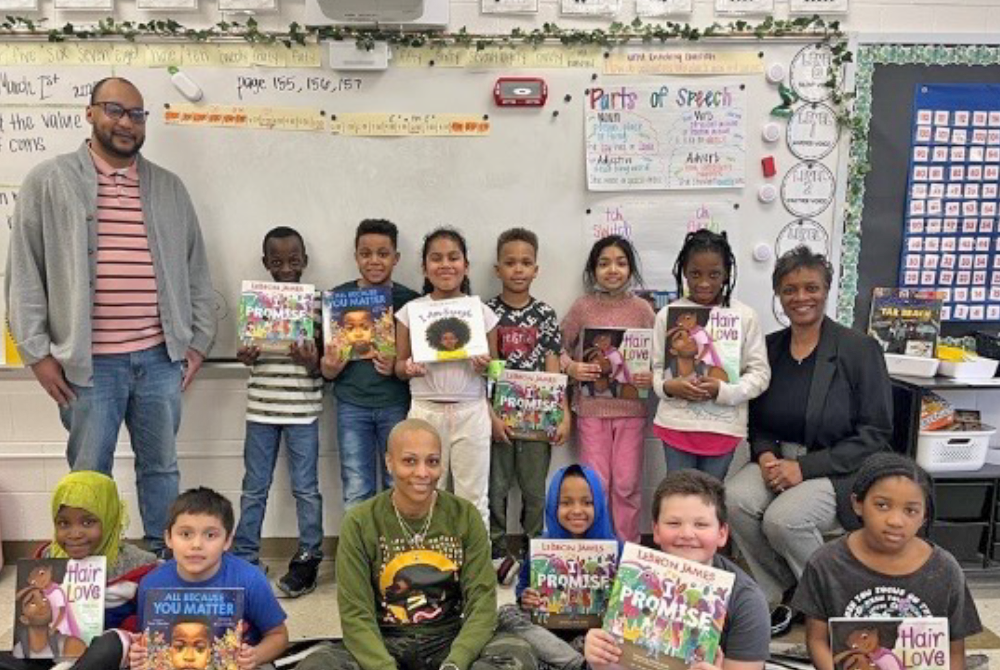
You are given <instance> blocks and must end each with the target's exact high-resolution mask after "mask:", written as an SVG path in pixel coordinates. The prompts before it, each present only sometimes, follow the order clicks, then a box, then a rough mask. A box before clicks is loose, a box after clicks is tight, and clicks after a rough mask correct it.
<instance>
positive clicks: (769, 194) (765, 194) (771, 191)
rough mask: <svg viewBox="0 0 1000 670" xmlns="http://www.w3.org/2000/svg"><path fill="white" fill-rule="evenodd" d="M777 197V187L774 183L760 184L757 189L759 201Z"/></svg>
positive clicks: (771, 200) (767, 200) (769, 200)
mask: <svg viewBox="0 0 1000 670" xmlns="http://www.w3.org/2000/svg"><path fill="white" fill-rule="evenodd" d="M777 197H778V189H777V188H776V187H775V185H774V184H762V185H761V187H760V188H759V189H757V199H758V200H760V201H761V202H774V199H775V198H777Z"/></svg>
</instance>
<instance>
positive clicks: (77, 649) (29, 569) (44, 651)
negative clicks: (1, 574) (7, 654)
mask: <svg viewBox="0 0 1000 670" xmlns="http://www.w3.org/2000/svg"><path fill="white" fill-rule="evenodd" d="M106 562H107V559H106V558H105V557H104V556H90V557H88V558H83V559H79V560H74V559H70V558H38V559H23V560H20V561H18V562H17V584H16V587H15V591H14V593H15V597H14V652H13V653H14V656H16V657H17V658H24V659H38V658H47V659H56V660H60V659H61V660H65V659H72V658H78V657H79V656H81V655H82V654H83V652H84V651H86V649H87V645H89V644H90V641H91V640H93V639H94V638H95V637H97V636H98V635H100V634H101V633H103V632H104V593H105V587H106V584H107V567H106Z"/></svg>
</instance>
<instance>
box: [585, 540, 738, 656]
mask: <svg viewBox="0 0 1000 670" xmlns="http://www.w3.org/2000/svg"><path fill="white" fill-rule="evenodd" d="M735 578H736V575H734V574H733V573H731V572H727V571H725V570H719V569H717V568H713V567H712V566H709V565H702V564H701V563H695V562H693V561H688V560H685V559H683V558H678V557H677V556H671V555H669V554H665V553H663V552H661V551H655V550H653V549H647V548H646V547H642V546H640V545H638V544H633V543H631V542H629V543H627V544H626V545H625V550H624V551H623V552H622V557H621V561H620V562H619V563H618V572H617V574H616V576H615V583H614V586H613V587H612V589H611V598H610V601H609V603H608V609H607V613H606V614H605V616H604V630H606V631H608V632H609V633H611V634H612V635H613V636H614V637H615V639H616V640H618V643H619V645H620V646H621V648H622V657H621V664H622V665H624V666H626V667H629V668H632V669H633V670H686V669H687V668H688V667H690V666H691V665H693V664H694V663H697V662H698V661H708V662H709V663H714V662H715V657H716V654H717V653H718V650H719V639H720V637H721V636H722V628H723V626H724V625H725V623H726V611H727V607H728V603H729V594H730V592H731V591H732V589H733V582H734V581H735Z"/></svg>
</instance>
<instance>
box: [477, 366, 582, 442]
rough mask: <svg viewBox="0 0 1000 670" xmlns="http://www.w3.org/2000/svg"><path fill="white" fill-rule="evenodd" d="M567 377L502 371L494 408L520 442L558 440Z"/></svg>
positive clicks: (542, 373) (496, 387) (494, 397)
mask: <svg viewBox="0 0 1000 670" xmlns="http://www.w3.org/2000/svg"><path fill="white" fill-rule="evenodd" d="M565 400H566V375H562V374H557V373H550V372H528V371H524V370H506V369H505V370H503V372H501V373H500V376H499V378H498V379H497V382H496V386H495V387H494V389H493V409H494V410H495V411H496V413H497V416H499V417H500V419H501V420H502V421H503V422H504V423H505V424H506V425H507V426H509V427H510V429H511V431H512V433H513V435H514V437H515V438H516V439H519V440H549V441H551V440H552V439H553V438H555V435H556V429H558V428H559V424H560V423H562V420H563V415H564V407H565V404H564V403H565Z"/></svg>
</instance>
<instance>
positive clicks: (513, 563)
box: [493, 555, 521, 586]
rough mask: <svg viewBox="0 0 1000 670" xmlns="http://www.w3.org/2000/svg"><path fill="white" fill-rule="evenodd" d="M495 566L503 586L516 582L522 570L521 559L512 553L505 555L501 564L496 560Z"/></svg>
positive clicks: (498, 578) (498, 579)
mask: <svg viewBox="0 0 1000 670" xmlns="http://www.w3.org/2000/svg"><path fill="white" fill-rule="evenodd" d="M493 566H494V567H495V568H496V571H497V581H498V582H500V584H501V585H503V586H510V585H511V584H513V583H514V582H516V581H517V576H518V574H519V573H520V571H521V561H519V560H517V559H516V558H514V557H513V556H510V555H508V556H504V557H503V559H501V560H500V564H499V565H497V563H496V561H495V560H494V562H493Z"/></svg>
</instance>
